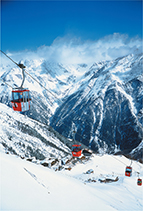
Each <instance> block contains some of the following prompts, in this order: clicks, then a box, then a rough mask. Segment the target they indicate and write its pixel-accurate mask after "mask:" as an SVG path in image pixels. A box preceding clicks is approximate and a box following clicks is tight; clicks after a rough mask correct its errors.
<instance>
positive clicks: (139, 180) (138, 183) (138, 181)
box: [137, 178, 142, 186]
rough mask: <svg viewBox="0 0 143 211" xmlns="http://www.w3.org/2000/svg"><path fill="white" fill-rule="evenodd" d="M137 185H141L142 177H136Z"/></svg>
mask: <svg viewBox="0 0 143 211" xmlns="http://www.w3.org/2000/svg"><path fill="white" fill-rule="evenodd" d="M137 185H139V186H142V179H140V178H138V180H137Z"/></svg>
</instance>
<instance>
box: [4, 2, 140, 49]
mask: <svg viewBox="0 0 143 211" xmlns="http://www.w3.org/2000/svg"><path fill="white" fill-rule="evenodd" d="M114 33H119V34H126V35H128V37H129V38H132V37H135V36H138V37H139V38H142V6H141V1H12V0H11V1H2V4H1V49H2V50H3V51H22V50H25V49H28V50H36V49H37V48H39V47H40V46H44V45H45V46H51V45H52V43H53V42H54V40H55V39H57V38H64V37H66V36H67V35H68V36H69V37H76V38H77V39H80V42H85V41H87V40H90V41H95V40H99V39H101V38H103V37H105V36H108V35H112V34H114Z"/></svg>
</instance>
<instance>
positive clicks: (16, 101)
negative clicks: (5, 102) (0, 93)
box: [11, 88, 31, 112]
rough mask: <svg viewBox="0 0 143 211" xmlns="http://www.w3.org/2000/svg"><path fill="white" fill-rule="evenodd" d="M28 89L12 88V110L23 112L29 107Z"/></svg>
mask: <svg viewBox="0 0 143 211" xmlns="http://www.w3.org/2000/svg"><path fill="white" fill-rule="evenodd" d="M30 102H31V97H30V91H29V90H28V89H24V88H18V89H13V90H12V99H11V103H12V108H13V110H14V111H19V112H25V111H28V110H29V109H30Z"/></svg>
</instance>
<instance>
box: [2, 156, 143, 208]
mask: <svg viewBox="0 0 143 211" xmlns="http://www.w3.org/2000/svg"><path fill="white" fill-rule="evenodd" d="M116 157H117V156H116ZM119 161H121V162H125V163H126V164H128V163H129V160H128V159H126V158H124V157H122V156H121V157H119V156H118V160H116V159H113V158H112V156H111V155H104V156H97V155H96V156H95V155H94V156H93V157H92V158H91V160H89V161H88V162H87V163H82V164H80V163H79V164H77V165H76V166H75V167H73V168H72V170H71V171H61V172H55V171H54V170H52V169H49V168H45V167H43V166H40V165H36V164H33V163H30V162H26V161H25V160H22V159H20V158H18V157H16V156H12V155H7V154H4V153H0V187H1V189H0V191H1V192H0V210H18V211H19V210H24V211H28V210H30V211H36V210H40V211H43V210H70V211H72V210H78V211H80V210H81V211H82V210H88V211H90V210H97V211H98V210H102V211H103V210H104V211H108V210H124V211H126V210H127V211H128V210H130V211H134V210H138V211H141V210H142V209H143V187H142V186H137V184H136V180H137V176H136V175H135V172H133V176H132V177H130V178H128V177H125V176H124V169H125V168H124V166H123V164H122V163H121V162H119ZM117 166H118V168H117ZM133 168H136V170H140V176H141V177H142V176H143V169H142V165H141V164H140V163H137V162H136V161H133ZM89 169H92V170H93V171H94V172H93V173H90V174H85V173H86V172H87V170H89ZM121 169H122V172H121ZM114 170H115V172H114V174H113V171H114ZM118 174H119V175H118ZM116 176H119V181H117V182H113V183H106V184H105V183H100V182H99V181H98V179H99V178H100V179H103V178H105V177H106V178H112V179H113V178H115V177H116ZM88 178H95V179H96V182H93V183H89V182H88V181H87V179H88Z"/></svg>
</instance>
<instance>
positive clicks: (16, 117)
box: [0, 103, 71, 161]
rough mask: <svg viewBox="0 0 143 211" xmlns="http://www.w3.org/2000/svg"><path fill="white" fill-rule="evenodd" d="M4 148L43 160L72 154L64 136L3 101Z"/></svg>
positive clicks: (0, 130)
mask: <svg viewBox="0 0 143 211" xmlns="http://www.w3.org/2000/svg"><path fill="white" fill-rule="evenodd" d="M0 123H1V124H0V149H1V151H4V152H6V153H11V154H15V155H17V156H19V157H21V158H23V159H28V160H31V161H42V160H45V159H51V158H53V159H61V158H62V157H66V156H67V155H70V154H71V151H70V148H69V147H70V145H69V147H67V146H66V145H65V144H64V142H65V141H66V140H64V137H61V136H60V135H59V134H58V133H55V131H53V130H52V128H51V127H50V126H46V125H43V124H42V123H39V122H38V121H35V120H32V119H30V118H28V117H27V116H24V115H22V114H19V113H18V112H16V113H15V111H13V110H12V109H11V108H9V107H7V106H6V105H4V104H2V103H0Z"/></svg>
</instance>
